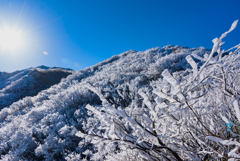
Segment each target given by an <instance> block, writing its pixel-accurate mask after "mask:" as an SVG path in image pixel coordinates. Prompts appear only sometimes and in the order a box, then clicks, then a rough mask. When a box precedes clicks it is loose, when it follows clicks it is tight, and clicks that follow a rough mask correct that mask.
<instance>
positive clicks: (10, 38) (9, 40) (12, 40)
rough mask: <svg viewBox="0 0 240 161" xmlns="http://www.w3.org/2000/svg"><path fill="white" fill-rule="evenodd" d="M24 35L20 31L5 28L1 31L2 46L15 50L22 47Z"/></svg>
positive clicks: (0, 45)
mask: <svg viewBox="0 0 240 161" xmlns="http://www.w3.org/2000/svg"><path fill="white" fill-rule="evenodd" d="M22 41H23V40H22V36H21V33H20V32H17V31H15V30H10V29H5V30H2V31H0V48H2V49H6V50H15V49H17V48H20V47H22Z"/></svg>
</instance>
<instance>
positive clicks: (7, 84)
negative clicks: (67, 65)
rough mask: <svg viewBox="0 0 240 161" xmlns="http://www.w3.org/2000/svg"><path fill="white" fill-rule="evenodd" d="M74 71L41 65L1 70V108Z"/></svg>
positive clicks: (54, 82)
mask: <svg viewBox="0 0 240 161" xmlns="http://www.w3.org/2000/svg"><path fill="white" fill-rule="evenodd" d="M72 73H73V71H71V70H69V69H63V68H56V67H53V68H50V67H46V66H39V67H36V68H29V69H25V70H21V71H16V72H13V73H6V72H0V109H1V108H3V107H7V106H9V105H11V104H12V103H13V102H16V101H18V100H20V99H22V98H24V97H26V96H35V95H37V94H38V93H39V92H40V91H41V90H45V89H47V88H49V87H51V86H52V85H54V84H57V83H59V82H60V80H61V79H62V78H65V77H67V76H68V75H69V74H72Z"/></svg>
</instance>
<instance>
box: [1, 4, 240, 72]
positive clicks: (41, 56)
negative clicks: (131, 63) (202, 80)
mask: <svg viewBox="0 0 240 161" xmlns="http://www.w3.org/2000/svg"><path fill="white" fill-rule="evenodd" d="M239 8H240V0H0V31H1V30H2V31H6V30H4V29H6V28H11V31H15V32H20V35H21V40H22V42H24V43H21V46H20V47H19V46H18V47H17V48H14V50H9V49H6V48H3V47H1V46H0V71H6V72H12V71H15V70H21V69H25V68H29V67H36V66H39V65H46V66H50V67H53V66H58V67H66V68H72V69H74V70H79V69H84V68H85V67H89V66H92V65H94V64H96V63H98V62H101V61H103V60H106V59H108V58H110V57H111V56H112V55H117V54H120V53H122V52H124V51H128V50H130V49H134V50H137V51H143V50H146V49H149V48H152V47H163V46H165V45H183V46H189V47H200V46H203V47H206V48H211V47H212V42H211V40H212V39H213V38H215V37H219V36H220V35H221V34H222V33H223V32H225V31H227V30H228V29H229V28H230V26H231V24H232V22H233V21H234V20H236V19H240V9H239ZM4 40H5V39H4ZM224 40H225V41H226V44H225V45H224V48H226V49H227V48H229V47H232V46H234V45H237V44H238V43H240V24H239V25H238V27H237V28H236V29H235V30H234V31H233V32H232V33H230V34H229V35H228V36H227V37H226V38H225V39H224ZM0 41H1V37H0ZM10 41H12V40H10ZM3 43H5V41H3Z"/></svg>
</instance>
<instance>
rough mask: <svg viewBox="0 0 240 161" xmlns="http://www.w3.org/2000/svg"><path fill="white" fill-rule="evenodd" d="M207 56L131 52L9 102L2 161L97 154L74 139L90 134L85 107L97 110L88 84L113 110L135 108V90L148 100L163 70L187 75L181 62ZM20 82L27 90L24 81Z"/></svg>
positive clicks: (2, 114) (0, 126)
mask: <svg viewBox="0 0 240 161" xmlns="http://www.w3.org/2000/svg"><path fill="white" fill-rule="evenodd" d="M209 53H210V50H207V49H205V48H188V47H182V46H171V45H168V46H165V47H163V48H152V49H149V50H146V51H139V52H137V51H134V50H130V51H127V52H124V53H122V54H120V55H116V56H113V57H111V58H110V59H108V60H106V61H103V62H101V63H98V64H96V65H94V66H92V67H89V68H86V69H83V70H79V71H77V72H74V73H73V74H71V75H69V76H67V77H66V78H64V79H62V80H61V82H60V83H59V84H56V85H53V86H51V87H50V88H48V89H46V90H42V91H40V92H39V93H38V94H37V95H36V96H33V97H25V98H23V99H22V100H19V101H17V102H14V103H13V104H11V105H10V106H9V107H7V108H3V109H2V110H1V111H0V122H1V123H0V140H1V144H0V145H1V146H0V147H1V148H0V154H1V159H2V160H7V159H10V160H32V159H33V160H43V159H44V160H74V158H75V160H79V159H83V157H86V156H91V153H92V152H93V153H94V152H96V151H97V150H96V147H95V148H94V146H91V144H83V143H82V141H81V140H82V139H81V138H79V137H78V136H76V133H77V132H78V131H82V130H83V129H84V130H86V131H88V130H89V129H88V128H87V126H86V124H84V121H86V120H87V118H88V117H89V116H90V115H91V113H87V110H86V108H85V106H86V104H91V105H95V106H99V105H101V100H100V99H99V97H98V96H97V95H96V94H94V93H93V92H92V91H90V90H89V89H87V88H86V87H87V84H91V85H92V86H94V87H96V88H97V89H99V90H100V91H101V92H102V93H103V95H104V97H105V98H106V99H107V100H108V101H109V102H111V103H113V104H115V105H117V106H122V107H127V106H129V105H130V104H131V102H132V100H135V101H137V102H138V103H139V104H140V103H141V102H142V98H141V97H140V96H139V95H138V93H137V92H138V90H139V89H140V88H141V89H144V90H145V91H146V92H148V94H150V91H152V90H153V88H152V86H156V84H157V83H158V81H159V78H162V76H161V74H162V72H163V71H164V70H165V69H168V70H169V71H170V72H175V71H176V70H177V71H183V70H186V69H187V68H191V66H190V65H189V64H188V63H187V61H186V59H185V57H186V56H188V55H190V54H195V55H198V56H201V57H202V56H203V55H204V54H209ZM196 61H197V60H196ZM201 64H202V62H199V65H201ZM29 72H30V73H32V74H31V79H33V77H36V76H38V77H42V72H43V71H42V70H39V69H34V70H31V71H29ZM20 74H22V73H21V72H19V73H18V75H20ZM22 75H25V77H26V78H25V77H24V78H22V80H23V81H24V80H29V76H26V74H22ZM15 77H17V75H16V76H15ZM51 78H52V77H51ZM31 79H30V80H31ZM34 80H35V81H36V79H34ZM31 81H32V80H31ZM42 81H43V82H48V81H45V80H44V79H42ZM24 82H26V83H25V84H26V86H27V84H28V82H29V81H24ZM21 84H22V83H21ZM37 84H39V83H37ZM40 84H41V83H40ZM12 86H13V84H12ZM4 90H5V91H6V90H7V89H6V87H5V88H4ZM2 91H3V90H2ZM10 92H11V91H10ZM150 96H151V97H153V95H151V94H150ZM2 97H5V96H4V95H2ZM153 98H154V97H153ZM90 118H91V117H90ZM93 121H94V120H93ZM92 124H93V125H94V122H92ZM86 149H89V150H90V151H89V154H88V153H87V152H85V153H83V152H84V151H85V150H86ZM106 153H107V151H106ZM102 155H104V153H102ZM98 159H100V158H96V160H98Z"/></svg>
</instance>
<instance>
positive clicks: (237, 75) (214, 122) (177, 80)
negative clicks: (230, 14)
mask: <svg viewBox="0 0 240 161" xmlns="http://www.w3.org/2000/svg"><path fill="white" fill-rule="evenodd" d="M237 22H238V21H235V22H234V23H233V24H232V26H231V28H230V30H229V31H227V32H225V33H224V34H222V36H221V37H220V38H215V39H213V43H214V45H213V48H212V51H211V53H210V54H205V55H204V57H201V56H199V55H197V54H196V53H195V52H193V53H192V55H188V56H187V57H186V61H187V62H188V63H189V64H190V65H191V67H192V69H186V70H182V71H177V72H174V73H172V74H171V73H170V72H169V70H168V69H166V70H164V71H163V72H162V73H161V75H162V79H159V80H157V81H154V80H153V82H151V85H152V89H153V90H149V89H146V88H142V89H140V90H138V94H139V95H140V96H141V97H142V98H143V101H142V102H139V100H138V101H137V100H131V101H132V102H131V104H130V105H127V106H125V107H121V106H117V105H116V104H114V103H113V102H110V101H109V100H108V99H106V98H105V96H104V95H103V94H102V91H101V89H100V88H97V87H94V86H92V85H90V84H89V85H88V89H90V90H91V91H93V92H94V93H96V94H97V95H98V96H99V98H100V99H101V101H102V105H99V106H91V105H87V106H86V108H87V109H88V110H89V114H90V115H91V114H92V115H93V117H90V118H89V119H88V121H87V122H86V123H85V124H84V125H83V130H85V131H83V130H81V131H79V132H78V133H77V134H76V135H77V136H79V137H83V138H85V141H88V142H91V143H93V144H94V145H95V148H96V150H97V152H96V153H94V154H92V153H87V152H86V153H87V155H89V156H91V159H92V160H154V161H155V160H207V159H219V158H222V159H223V158H225V159H229V160H238V159H240V150H239V146H240V141H239V136H240V109H239V98H240V83H239V82H240V52H239V49H240V44H239V45H237V46H235V47H233V48H231V49H229V50H227V51H224V50H222V45H223V44H224V42H222V39H223V38H224V37H225V36H226V35H227V34H228V33H229V32H231V31H232V30H233V29H235V27H236V26H237ZM233 49H236V50H235V51H232V50H233ZM230 51H231V52H230ZM197 59H198V60H197ZM143 61H144V60H143ZM196 62H198V63H196ZM151 68H153V69H156V70H157V67H155V66H152V67H151ZM160 70H161V69H160ZM138 73H141V71H138ZM90 111H91V112H90Z"/></svg>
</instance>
